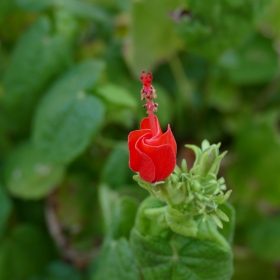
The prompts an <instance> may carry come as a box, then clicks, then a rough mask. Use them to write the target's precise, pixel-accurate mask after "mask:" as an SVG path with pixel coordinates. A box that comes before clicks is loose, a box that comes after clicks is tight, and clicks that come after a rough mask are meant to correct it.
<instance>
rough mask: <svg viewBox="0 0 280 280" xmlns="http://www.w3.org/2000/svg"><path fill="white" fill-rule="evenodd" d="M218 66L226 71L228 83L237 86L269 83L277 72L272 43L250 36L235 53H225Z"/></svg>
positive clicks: (259, 37) (268, 40) (262, 38)
mask: <svg viewBox="0 0 280 280" xmlns="http://www.w3.org/2000/svg"><path fill="white" fill-rule="evenodd" d="M220 64H221V65H222V66H223V67H224V68H226V70H227V71H228V77H229V79H230V81H231V82H232V83H234V84H237V85H252V84H262V83H265V82H269V81H270V80H272V79H273V78H274V77H275V76H276V73H277V70H278V63H277V53H276V51H275V49H274V47H273V42H272V41H271V40H270V39H268V38H265V37H262V36H260V35H254V36H251V37H250V38H249V39H248V40H247V41H245V42H244V44H243V45H242V46H240V47H239V48H238V49H237V50H236V51H229V52H227V53H225V54H224V55H223V57H221V62H220Z"/></svg>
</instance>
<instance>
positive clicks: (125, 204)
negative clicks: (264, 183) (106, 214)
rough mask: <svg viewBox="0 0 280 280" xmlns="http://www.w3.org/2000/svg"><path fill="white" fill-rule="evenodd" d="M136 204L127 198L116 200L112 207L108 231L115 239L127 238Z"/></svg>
mask: <svg viewBox="0 0 280 280" xmlns="http://www.w3.org/2000/svg"><path fill="white" fill-rule="evenodd" d="M137 209H138V203H137V202H136V201H135V200H134V199H132V198H130V197H127V196H123V197H121V198H119V199H118V201H117V202H116V204H115V205H114V207H113V213H112V224H111V228H110V230H111V231H112V234H113V236H114V237H115V238H120V237H122V236H123V237H126V238H128V237H129V234H130V231H131V229H132V227H133V225H134V220H135V217H136V213H137Z"/></svg>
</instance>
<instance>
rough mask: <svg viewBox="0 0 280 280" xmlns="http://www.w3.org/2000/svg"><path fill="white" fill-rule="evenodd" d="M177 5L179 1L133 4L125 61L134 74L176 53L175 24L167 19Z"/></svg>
mask: <svg viewBox="0 0 280 280" xmlns="http://www.w3.org/2000/svg"><path fill="white" fill-rule="evenodd" d="M178 5H179V1H168V0H164V1H163V0H156V1H148V0H145V1H136V2H135V1H133V2H132V7H131V9H132V13H131V18H132V24H131V32H130V34H129V41H128V46H127V48H128V50H127V52H126V59H127V61H128V63H129V65H130V67H131V69H132V70H133V71H134V73H135V74H137V73H140V72H141V71H142V70H143V69H146V70H150V69H152V68H153V67H154V66H155V65H156V64H157V63H159V61H160V60H162V59H163V58H165V59H166V58H167V57H171V56H172V55H173V54H174V53H175V52H176V51H177V50H178V48H179V46H180V40H179V38H178V37H177V36H176V35H175V30H174V28H173V26H174V23H173V22H172V20H171V18H169V17H168V16H167V14H168V12H170V11H171V10H173V9H175V8H176V7H177V6H178ZM155 11H156V12H155ZM147 34H153V36H149V35H148V36H147Z"/></svg>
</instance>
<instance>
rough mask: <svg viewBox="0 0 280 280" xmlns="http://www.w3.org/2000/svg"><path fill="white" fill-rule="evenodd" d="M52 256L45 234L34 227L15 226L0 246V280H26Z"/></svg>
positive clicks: (52, 247)
mask: <svg viewBox="0 0 280 280" xmlns="http://www.w3.org/2000/svg"><path fill="white" fill-rule="evenodd" d="M53 256H54V246H53V245H52V243H51V241H50V239H49V238H48V236H46V234H44V233H43V232H42V231H41V230H40V229H38V228H36V227H34V226H30V225H20V226H17V227H16V228H14V230H13V231H12V233H11V235H10V236H9V237H7V238H6V239H4V240H3V241H2V243H1V246H0V279H9V280H20V279H28V278H29V277H31V276H33V275H34V274H37V273H40V272H41V271H42V270H43V269H44V267H45V266H46V265H47V263H48V262H49V261H50V260H51V258H53Z"/></svg>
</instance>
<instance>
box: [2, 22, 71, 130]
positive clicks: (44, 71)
mask: <svg viewBox="0 0 280 280" xmlns="http://www.w3.org/2000/svg"><path fill="white" fill-rule="evenodd" d="M53 25H54V24H53V23H52V22H51V20H50V19H49V18H48V17H41V18H40V19H38V20H37V21H36V22H35V23H34V24H33V25H32V26H31V28H30V29H29V30H28V31H27V32H26V33H25V34H24V35H23V36H22V38H21V39H20V40H19V42H18V43H17V45H16V47H15V50H14V52H13V54H12V58H11V62H10V64H9V66H8V68H7V70H6V72H5V74H4V77H3V81H2V87H3V98H2V99H1V103H0V105H1V107H3V110H4V112H5V113H6V114H7V115H8V116H9V129H17V130H21V129H22V128H23V127H26V126H27V124H28V122H29V121H30V111H31V112H33V111H34V106H35V104H36V102H37V101H38V98H39V96H40V95H41V94H42V91H43V89H44V87H45V86H46V85H47V84H48V82H49V81H50V79H51V78H53V77H54V76H55V75H56V74H57V73H59V72H60V71H61V70H62V69H63V68H65V66H66V65H67V64H69V59H70V53H69V52H70V45H69V42H68V40H67V39H66V38H65V37H64V36H62V35H63V34H58V33H56V32H53V29H55V26H53ZM35 77H36V78H35Z"/></svg>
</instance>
